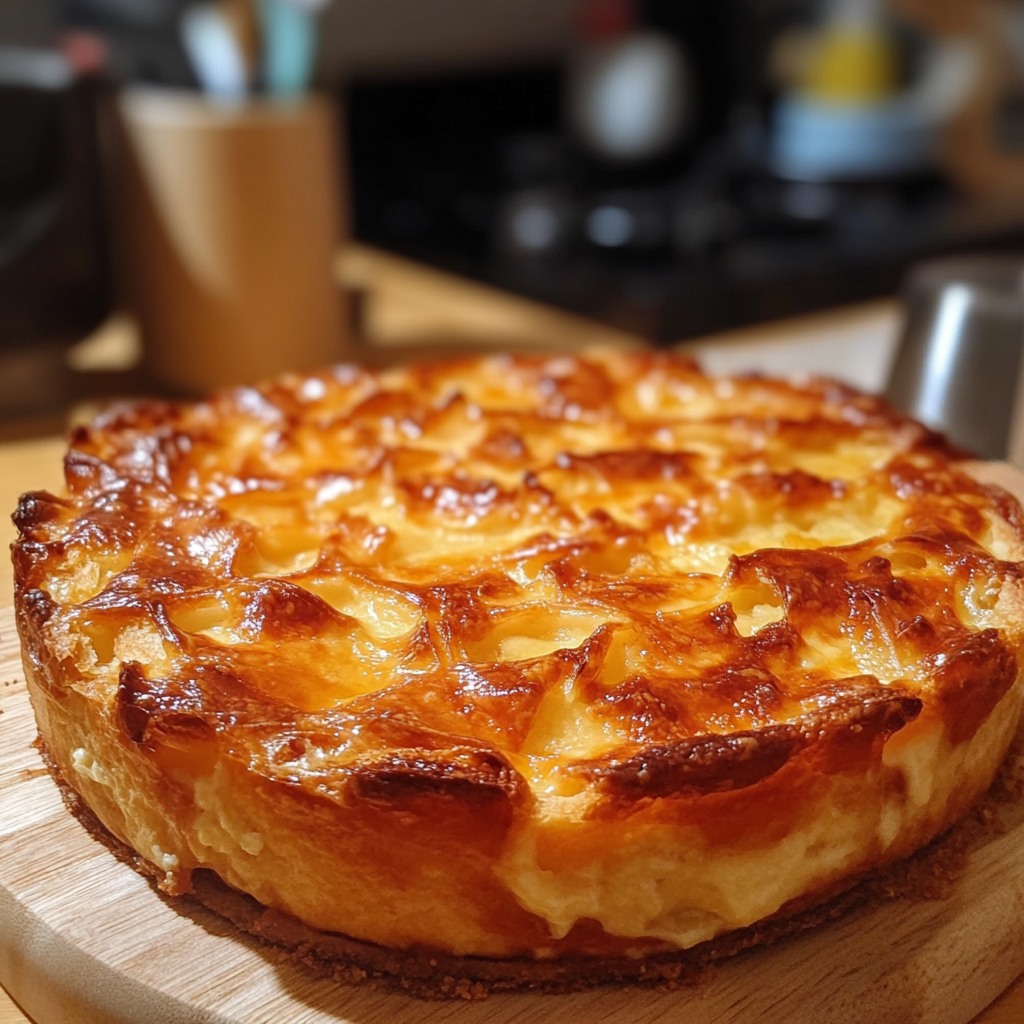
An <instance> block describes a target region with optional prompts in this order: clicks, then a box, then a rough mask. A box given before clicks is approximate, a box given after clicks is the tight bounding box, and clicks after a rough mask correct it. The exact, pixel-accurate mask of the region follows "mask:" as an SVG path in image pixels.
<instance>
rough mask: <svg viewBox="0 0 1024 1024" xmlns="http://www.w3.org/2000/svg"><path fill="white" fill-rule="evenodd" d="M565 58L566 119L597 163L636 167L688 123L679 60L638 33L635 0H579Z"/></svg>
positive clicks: (674, 48)
mask: <svg viewBox="0 0 1024 1024" xmlns="http://www.w3.org/2000/svg"><path fill="white" fill-rule="evenodd" d="M578 26H579V27H578V39H577V44H576V46H575V48H574V52H573V53H572V55H571V57H570V60H569V67H568V75H567V96H566V115H567V120H568V122H569V127H570V129H571V130H572V132H573V134H574V135H575V137H576V139H577V140H578V141H579V142H580V143H581V144H582V145H583V147H584V148H585V149H586V150H587V151H588V152H589V153H590V154H591V155H593V156H594V157H596V158H597V159H599V160H603V161H608V162H609V163H611V164H614V165H620V166H621V165H632V166H636V165H639V164H642V163H645V162H649V161H653V160H657V159H659V158H660V157H663V156H664V155H665V154H666V153H667V152H668V151H669V150H671V149H672V148H674V147H676V146H677V145H678V144H679V142H680V139H681V138H682V136H683V135H684V134H685V132H686V128H687V123H688V121H689V118H690V95H689V93H690V89H689V85H690V81H689V71H688V67H687V61H686V57H685V55H684V53H683V51H682V49H681V47H680V46H679V44H678V43H677V42H676V41H675V40H673V39H670V38H669V37H668V36H666V35H664V34H662V33H660V32H655V31H653V30H651V29H646V28H643V27H642V26H641V24H640V12H639V9H638V5H637V3H636V2H635V0H585V2H584V3H583V6H582V8H581V11H580V17H579V22H578Z"/></svg>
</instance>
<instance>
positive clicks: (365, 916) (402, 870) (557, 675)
mask: <svg viewBox="0 0 1024 1024" xmlns="http://www.w3.org/2000/svg"><path fill="white" fill-rule="evenodd" d="M960 458H961V453H958V452H955V451H953V450H952V449H949V448H948V447H946V446H945V445H944V443H943V442H942V440H941V439H940V438H938V437H936V436H935V435H934V434H932V433H930V432H928V431H927V430H925V429H924V428H922V427H920V426H919V425H917V424H915V423H912V422H910V421H908V420H905V419H902V418H900V417H898V416H896V415H895V414H893V413H892V412H891V411H889V410H888V409H887V408H886V407H885V406H884V405H883V404H882V403H881V402H879V401H878V400H876V399H874V398H871V397H869V396H865V395H861V394H858V393H856V392H853V391H851V390H849V389H847V388H843V387H841V386H838V385H835V384H833V383H829V382H826V381H818V380H809V381H805V382H786V381H776V380H769V379H763V378H757V377H751V378H735V379H715V378H711V377H708V376H705V375H704V374H703V373H702V372H701V371H700V370H699V369H698V368H697V367H696V366H695V365H694V364H693V363H692V362H690V361H688V360H686V359H682V358H678V357H674V356H671V355H666V354H652V353H642V354H638V353H633V354H624V353H618V352H611V351H601V352H593V353H589V354H586V355H583V356H576V357H562V356H558V357H526V356H516V357H512V356H508V357H482V358H479V359H476V358H474V359H465V360H461V361H453V362H446V363H431V364H424V365H421V366H412V367H406V368H401V369H394V370H387V371H382V372H377V373H375V372H370V371H367V370H362V369H358V368H354V367H341V368H336V369H333V370H329V371H325V372H323V373H322V374H316V375H307V376H286V377H282V378H279V379H277V380H275V381H272V382H270V383H268V384H266V385H264V386H261V387H259V388H246V389H239V390H234V391H225V392H222V393H219V394H217V395H215V396H212V397H211V398H209V399H208V400H206V401H203V402H197V403H193V404H189V405H180V406H177V405H170V404H166V403H158V402H149V403H139V404H135V405H124V406H119V407H116V408H113V409H111V410H110V411H108V412H107V413H105V414H103V415H101V416H100V417H99V418H98V419H97V420H95V421H94V422H93V423H92V424H91V425H89V426H87V427H84V428H81V429H79V430H78V431H76V432H75V434H74V436H73V437H72V439H71V447H70V450H69V453H68V455H67V459H66V484H67V486H66V491H65V493H64V494H62V495H59V496H55V495H51V494H47V493H45V492H32V493H29V494H26V495H25V496H24V497H23V498H22V500H21V503H20V505H19V508H18V510H17V512H16V514H15V517H14V518H15V523H16V525H17V527H18V531H19V538H18V540H17V542H16V544H15V545H14V550H13V557H14V567H15V578H16V606H17V619H18V628H19V631H20V634H21V637H22V642H23V650H24V660H25V668H26V673H27V677H28V682H29V686H30V693H31V696H32V700H33V705H34V708H35V711H36V715H37V720H38V723H39V729H40V733H41V735H42V738H43V741H44V743H45V745H46V749H47V751H48V754H49V757H50V758H51V759H52V761H53V764H54V766H55V769H56V771H57V772H58V773H59V775H60V776H61V778H62V779H63V781H64V782H65V783H66V784H67V785H68V786H69V787H71V788H72V789H73V790H74V791H75V792H76V794H77V795H78V798H79V799H80V800H81V801H82V802H83V803H84V805H85V806H87V807H88V808H89V809H90V811H91V813H93V814H95V816H96V818H97V819H98V820H99V821H100V822H101V823H102V824H103V826H104V827H105V828H106V829H108V830H109V831H110V832H111V833H112V834H113V835H114V836H116V837H117V839H118V840H119V841H120V842H122V843H125V844H127V845H128V847H130V848H131V849H133V850H134V851H135V852H136V853H137V854H138V856H139V857H141V858H142V859H143V861H144V862H145V863H147V864H148V865H149V869H150V870H151V871H152V873H154V875H155V876H156V877H157V878H158V879H159V880H160V884H161V886H162V887H163V888H164V889H165V890H166V891H167V892H169V893H182V892H187V891H188V890H189V889H190V888H192V887H193V880H194V879H195V880H198V879H203V878H207V877H209V873H214V874H215V875H216V876H218V877H219V878H220V879H221V880H222V881H223V882H224V883H226V884H227V885H228V886H230V887H233V888H234V889H236V890H238V891H240V892H241V893H245V894H248V896H250V897H252V898H253V899H255V900H256V901H257V902H258V904H259V905H260V906H262V907H264V908H266V913H268V914H270V915H271V917H270V918H268V919H267V920H281V921H284V920H288V921H294V922H299V923H300V924H299V925H297V927H298V926H301V927H302V928H305V929H309V930H311V931H312V932H315V933H319V934H322V935H324V936H334V937H335V939H334V941H335V945H336V946H338V948H342V947H343V946H344V945H345V943H346V942H349V941H355V942H357V943H358V942H362V943H370V944H373V946H374V948H377V949H380V950H390V951H394V952H395V955H396V957H398V960H396V961H395V962H398V961H399V960H400V961H401V962H403V963H406V964H407V963H408V962H409V957H410V956H413V955H416V956H419V955H420V954H421V953H422V955H423V956H425V957H426V958H427V960H428V962H429V960H430V958H431V957H433V958H434V959H435V960H436V961H437V962H439V963H440V962H444V963H446V964H448V963H451V962H452V958H456V959H457V958H459V957H475V958H480V957H483V958H491V959H492V960H495V959H496V960H509V962H511V961H512V960H514V961H515V963H516V964H517V967H516V972H520V973H522V971H524V970H525V968H522V966H521V965H523V964H526V965H529V964H530V963H536V964H537V968H538V976H539V975H541V974H543V975H544V977H556V976H557V977H558V978H560V979H562V980H563V981H565V983H566V984H570V983H571V981H572V977H573V976H574V977H576V978H577V979H586V980H587V981H588V982H589V981H592V980H594V979H597V978H600V977H602V976H606V975H607V976H610V977H621V976H637V975H642V974H643V973H644V971H643V969H640V968H637V964H643V963H646V962H648V960H647V959H645V958H650V957H662V956H672V955H673V954H674V953H675V952H676V951H679V950H686V949H691V948H698V947H699V948H706V947H705V945H704V944H706V943H708V942H712V941H714V942H719V943H721V945H722V948H723V949H724V948H728V947H729V942H728V941H727V937H728V936H730V935H734V934H735V935H740V934H747V932H746V930H748V929H751V928H753V929H755V930H756V929H757V927H758V924H759V922H762V921H765V920H767V919H769V918H777V917H778V916H779V915H780V914H784V913H786V908H789V907H796V906H801V907H804V906H807V905H810V904H813V903H814V902H815V901H816V900H820V899H822V898H824V897H825V896H826V895H829V894H834V893H835V892H836V891H838V890H841V889H842V888H843V887H844V886H845V885H849V884H851V883H852V882H853V880H855V879H857V878H860V877H862V876H863V875H864V874H865V873H866V872H871V871H874V870H877V869H879V868H880V867H882V866H883V865H886V864H889V863H892V862H893V861H895V860H897V859H898V858H902V857H905V856H907V855H908V854H910V853H912V852H913V851H915V850H917V849H919V848H920V847H922V846H923V845H925V844H926V843H928V842H929V841H930V840H931V839H932V838H933V837H935V836H936V835H937V834H939V833H941V832H942V831H943V830H945V829H947V828H948V827H949V826H950V825H951V824H952V823H953V822H954V821H955V820H956V819H957V818H959V817H960V816H961V815H963V814H964V813H965V812H966V811H967V810H968V809H969V807H970V806H971V805H972V804H973V803H974V802H975V801H976V800H977V799H978V798H979V796H980V795H981V794H982V793H983V792H984V791H985V789H986V788H987V787H988V785H989V784H990V782H991V780H992V778H993V776H994V774H995V772H996V770H997V768H998V765H999V763H1000V762H1001V760H1002V758H1003V756H1004V754H1005V752H1006V749H1007V747H1008V745H1009V743H1010V739H1011V737H1012V736H1013V735H1014V733H1015V731H1016V728H1017V723H1018V720H1019V718H1020V713H1021V705H1022V702H1024V689H1022V683H1021V679H1020V659H1021V647H1022V640H1024V627H1022V623H1024V597H1022V559H1024V515H1022V512H1021V509H1020V507H1019V506H1018V504H1017V502H1016V501H1015V500H1014V499H1013V498H1012V497H1011V496H1010V495H1008V494H1007V493H1005V492H1004V491H1002V490H1000V489H999V488H996V487H994V486H991V485H983V484H981V483H978V482H977V481H975V480H974V479H973V477H972V476H971V475H970V473H969V472H968V471H967V469H966V468H965V466H964V464H963V463H962V462H961V461H960ZM275 914H276V915H279V917H277V918H275V917H273V915H275ZM260 920H263V919H262V918H261V919H260ZM269 930H270V931H272V930H273V929H269ZM325 941H326V940H325ZM741 944H742V943H741ZM326 945H327V946H330V943H329V942H328V943H326ZM325 948H326V947H325ZM402 958H404V959H402ZM638 958H639V959H638ZM383 959H384V960H386V961H388V962H391V961H390V960H388V958H387V957H386V956H385V957H383ZM615 961H618V962H619V963H620V965H632V966H628V967H620V968H619V969H614V968H611V967H609V966H608V965H610V964H612V963H613V962H615ZM649 962H650V963H651V965H652V966H651V970H652V971H654V970H655V967H654V964H655V961H653V960H651V961H649ZM660 962H661V961H658V963H660ZM552 964H558V965H560V966H559V967H558V968H557V969H553V968H552V967H551V965H552ZM542 965H546V966H544V967H543V969H542ZM573 965H575V966H573ZM485 973H486V972H485ZM497 973H499V974H500V973H501V972H497ZM506 973H507V972H506ZM528 973H529V972H528V971H526V972H525V974H523V977H526V975H527V974H528ZM503 976H505V975H503ZM516 976H517V977H518V976H520V974H519V973H517V974H516Z"/></svg>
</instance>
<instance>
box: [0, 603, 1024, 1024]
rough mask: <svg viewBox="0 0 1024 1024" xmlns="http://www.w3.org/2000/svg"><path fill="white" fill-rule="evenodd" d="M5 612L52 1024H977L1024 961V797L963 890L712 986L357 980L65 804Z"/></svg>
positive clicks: (31, 919)
mask: <svg viewBox="0 0 1024 1024" xmlns="http://www.w3.org/2000/svg"><path fill="white" fill-rule="evenodd" d="M34 736H35V724H34V720H33V718H32V712H31V708H30V707H29V702H28V697H27V693H26V690H25V685H24V682H23V681H22V672H21V666H20V660H19V655H18V646H17V639H16V635H15V632H14V625H13V617H12V614H11V611H10V609H3V610H0V980H2V981H3V983H4V985H5V986H6V987H7V989H8V990H9V991H10V993H11V994H12V995H13V996H14V998H15V999H17V1000H18V1001H19V1002H20V1003H21V1004H22V1005H23V1006H24V1008H25V1010H26V1011H27V1012H28V1013H29V1014H31V1015H32V1016H33V1017H34V1018H36V1019H37V1020H39V1021H40V1022H45V1024H141V1022H146V1024H185V1022H188V1024H200V1022H201V1024H214V1022H216V1024H328V1022H331V1024H338V1022H339V1021H340V1022H343V1024H398V1022H412V1021H416V1022H423V1024H440V1022H446V1021H450V1022H457V1024H513V1022H514V1024H531V1022H536V1024H541V1022H544V1024H546V1022H549V1021H552V1020H558V1021H561V1022H577V1021H578V1022H586V1024H627V1022H628V1024H634V1022H635V1024H656V1022H669V1021H686V1022H687V1024H712V1022H714V1024H734V1022H739V1021H744V1022H749V1021H785V1022H787V1024H822V1022H829V1024H878V1022H885V1024H904V1022H906V1024H911V1022H914V1024H924V1022H927V1024H964V1022H966V1021H969V1020H970V1019H971V1018H972V1017H973V1016H974V1015H975V1014H977V1013H978V1012H980V1011H981V1010H982V1009H983V1008H984V1007H985V1006H987V1005H988V1003H989V1002H990V1001H991V1000H992V999H993V998H995V997H996V996H997V995H998V994H999V993H1000V992H1002V991H1003V990H1004V989H1005V988H1006V987H1007V986H1008V985H1009V984H1010V983H1011V982H1012V981H1013V980H1014V979H1015V978H1016V977H1017V976H1018V975H1019V974H1020V973H1021V972H1022V971H1024V806H1022V807H1020V808H1014V809H1013V811H1012V813H1011V816H1010V819H1009V825H1010V827H1009V829H1008V830H1007V831H1006V832H1004V833H1003V834H1000V835H993V836H992V837H990V838H989V839H988V841H987V842H985V844H984V846H983V847H982V848H981V849H980V850H978V851H977V852H975V853H974V854H973V855H972V857H971V860H970V863H969V866H968V869H967V870H966V872H965V873H964V874H963V875H962V877H961V878H960V879H959V880H958V882H957V883H956V885H955V887H954V890H953V892H952V894H951V895H950V896H949V897H948V898H945V899H943V900H936V901H921V900H914V901H899V902H896V903H891V904H887V905H885V906H881V907H877V906H876V907H872V908H867V909H865V910H862V911H860V912H858V913H855V914H853V915H851V916H849V917H847V918H844V919H843V920H841V921H838V922H836V923H833V924H831V925H828V926H826V927H822V928H819V929H817V930H815V931H813V932H808V933H805V934H804V935H802V936H800V937H798V938H797V939H795V940H793V941H788V942H785V943H782V944H779V945H777V946H774V947H770V948H767V949H763V950H759V951H756V952H754V953H753V954H750V955H747V956H744V957H741V958H738V959H736V960H734V961H731V962H729V963H727V964H725V965H723V966H722V967H721V968H720V969H719V970H718V971H717V972H716V973H715V974H714V975H713V976H712V977H711V979H710V980H709V981H708V982H707V983H706V984H704V985H703V986H702V987H700V988H699V989H692V990H683V991H680V992H674V993H667V992H641V991H625V992H619V991H598V992H589V993H583V994H576V995H567V996H519V995H503V996H492V997H491V998H490V999H487V1000H484V1001H481V1002H474V1003H454V1004H453V1003H424V1002H420V1001H417V1000H414V999H411V998H408V997H405V996H402V995H398V994H395V993H391V992H386V991H379V990H375V989H372V988H369V987H362V988H342V987H338V986H337V985H334V984H331V983H328V982H325V981H323V980H321V979H318V978H314V977H311V976H310V975H309V974H307V973H305V972H304V970H302V969H301V968H300V967H298V966H297V965H295V964H293V963H291V962H290V961H287V960H282V959H281V958H280V957H278V956H275V955H274V953H273V952H271V951H268V950H267V949H265V948H263V947H260V946H259V945H257V944H255V943H253V942H251V941H249V940H247V939H245V938H243V937H240V936H238V935H237V934H235V933H233V931H232V929H231V928H230V927H229V926H227V925H226V924H225V923H224V922H222V921H221V920H220V919H218V918H217V917H215V916H214V915H212V914H211V913H209V912H207V911H205V910H203V909H202V908H198V907H195V906H192V905H191V904H188V903H184V904H182V903H175V904H171V903H170V902H168V901H166V900H165V899H164V898H162V897H161V896H159V895H158V894H157V892H156V891H155V890H154V889H153V888H152V887H151V886H150V885H149V883H148V882H146V881H145V880H143V879H142V878H141V877H139V876H138V875H136V874H135V873H134V872H133V871H131V870H130V869H129V868H127V867H125V866H124V865H123V864H121V863H120V862H119V861H117V860H115V859H114V858H113V857H112V856H111V854H110V853H109V852H108V851H107V850H106V848H105V847H103V846H102V845H101V844H100V843H98V842H97V841H95V840H94V839H92V838H91V837H90V836H89V835H88V834H87V833H86V832H85V831H84V830H83V829H82V827H81V826H80V825H79V824H78V822H77V821H76V820H75V819H73V818H71V817H70V816H69V815H68V814H67V812H66V811H65V809H64V806H63V804H62V802H61V799H60V796H59V794H58V791H57V789H56V787H55V785H54V784H53V782H52V781H51V779H50V777H49V776H48V775H47V773H46V771H45V769H44V768H43V766H42V763H41V761H40V759H39V756H38V754H37V753H36V751H35V749H34V748H33V746H32V741H33V738H34Z"/></svg>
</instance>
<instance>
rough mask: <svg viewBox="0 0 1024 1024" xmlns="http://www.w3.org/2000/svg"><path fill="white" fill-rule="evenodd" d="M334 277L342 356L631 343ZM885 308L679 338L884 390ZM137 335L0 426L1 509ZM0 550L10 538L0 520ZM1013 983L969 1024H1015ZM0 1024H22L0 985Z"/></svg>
mask: <svg viewBox="0 0 1024 1024" xmlns="http://www.w3.org/2000/svg"><path fill="white" fill-rule="evenodd" d="M339 275H340V276H341V277H342V279H343V280H344V281H345V282H346V283H347V284H348V286H349V287H350V288H351V289H352V290H353V292H354V293H355V294H356V295H358V297H359V301H358V309H359V325H360V338H361V339H362V340H360V341H359V342H356V343H353V344H352V345H351V346H350V352H349V353H348V354H349V355H350V356H351V357H352V358H358V359H364V360H367V361H372V362H388V361H392V360H397V359H403V358H407V357H410V356H416V355H428V354H433V353H435V352H439V351H444V352H452V351H466V350H477V349H479V348H480V347H484V348H488V349H494V350H501V349H506V348H527V349H532V350H538V349H562V350H565V349H572V348H579V347H581V346H583V345H586V344H594V343H600V344H620V345H637V344H641V340H640V339H638V338H636V337H632V336H629V335H626V334H623V333H622V332H618V331H615V330H612V329H609V328H603V327H595V326H594V325H592V324H589V323H587V322H586V321H583V320H581V319H579V318H577V317H573V316H570V315H567V314H563V313H560V312H556V311H553V310H549V309H547V308H546V307H543V306H540V305H537V304H535V303H532V302H528V301H526V300H522V299H518V298H514V297H511V296H507V295H505V294H504V293H501V292H498V291H495V290H493V289H490V288H487V287H485V286H480V285H475V284H470V283H467V282H464V281H461V280H459V279H455V278H452V277H450V276H448V275H446V274H443V273H441V272H438V271H434V270H428V269H426V268H423V267H420V266H418V265H416V264H412V263H409V262H407V261H405V260H401V259H398V258H395V257H391V256H387V255H384V254H382V253H378V252H375V251H372V250H367V249H363V248H358V249H354V250H352V251H350V252H349V253H347V254H346V255H345V256H344V257H341V258H340V259H339ZM898 327H899V321H898V308H897V306H896V305H895V303H893V302H878V303H871V304H868V305H865V306H859V307H855V308H853V309H845V310H838V311H835V312H831V313H827V314H816V315H814V316H811V317H803V318H800V319H798V320H793V321H787V322H784V323H777V324H771V325H766V326H764V327H759V328H753V329H745V330H743V331H737V332H731V333H729V334H726V335H720V336H716V337H714V338H708V339H702V340H700V341H697V342H692V343H687V345H686V346H685V350H686V351H690V352H692V353H693V354H694V355H696V356H697V357H699V358H700V359H701V361H702V362H703V363H704V365H705V366H706V367H707V368H708V369H709V370H711V371H712V372H741V371H747V370H750V371H763V372H774V373H790V372H798V373H802V372H810V373H825V374H830V375H832V376H837V377H839V378H841V379H843V380H845V381H847V382H848V383H851V384H854V385H856V386H859V387H862V388H866V389H869V390H871V389H879V388H881V387H882V386H883V385H884V381H885V379H886V375H887V373H888V367H889V365H890V361H891V359H892V355H893V351H894V346H895V341H896V337H897V333H898ZM137 355H138V340H137V338H136V337H135V335H134V330H133V328H132V325H131V323H130V321H128V320H127V319H123V318H115V319H114V320H112V321H111V322H110V323H109V324H107V325H104V327H103V328H102V329H101V330H100V331H98V332H97V333H96V335H94V336H93V337H91V338H89V339H86V340H85V341H84V342H83V343H82V344H81V345H80V346H78V347H77V349H76V350H75V351H74V352H73V353H72V356H71V361H72V364H73V366H74V377H75V379H76V380H77V381H78V385H77V386H76V390H75V392H74V393H73V394H72V396H71V397H72V401H71V402H70V403H69V404H68V405H67V406H66V407H61V408H55V409H42V410H40V411H39V413H38V414H35V415H32V416H22V417H20V418H18V419H17V420H10V419H9V420H6V421H4V420H0V508H4V509H11V510H12V509H13V508H14V507H15V505H16V503H17V497H18V495H19V494H20V493H21V492H22V491H24V490H27V489H33V488H51V489H54V488H58V487H59V486H60V455H61V452H62V450H63V445H64V442H63V439H62V435H63V432H64V429H65V427H66V424H67V423H68V422H69V420H73V419H75V418H76V417H80V416H82V415H85V414H87V412H88V411H89V409H90V408H92V407H94V405H95V403H96V402H98V401H102V400H104V399H106V398H108V397H116V396H119V395H122V394H139V393H141V392H142V390H143V389H144V386H143V384H142V383H141V379H140V377H139V376H138V372H137V370H136V357H137ZM0 530H2V531H3V536H4V538H5V540H4V543H5V544H6V543H7V542H9V540H10V539H11V537H12V536H13V528H12V527H11V526H10V524H9V521H8V519H7V517H6V515H5V516H4V518H3V519H2V520H0ZM11 588H12V582H11V569H10V566H9V564H8V560H7V559H6V558H4V559H2V560H0V601H2V602H3V603H4V604H7V603H8V602H9V600H10V594H11ZM1021 1020H1024V978H1021V979H1019V980H1018V981H1017V982H1016V983H1015V984H1014V985H1013V986H1012V987H1011V988H1010V990H1008V991H1007V992H1006V993H1005V994H1004V995H1002V996H1001V997H1000V998H999V999H997V1000H996V1001H995V1002H994V1003H993V1004H992V1005H991V1006H990V1007H989V1008H988V1009H987V1010H986V1011H984V1012H983V1013H982V1014H980V1015H979V1016H978V1017H977V1018H976V1020H975V1022H974V1024H1011V1022H1012V1024H1020V1021H1021ZM0 1024H50V1022H48V1021H42V1020H40V1021H35V1022H33V1021H31V1019H30V1018H29V1017H27V1016H26V1015H25V1014H24V1013H23V1012H22V1011H21V1010H20V1009H19V1008H18V1007H17V1006H16V1005H15V1004H14V1002H13V1001H12V1000H11V999H10V997H9V996H8V995H7V993H6V992H5V991H3V989H0Z"/></svg>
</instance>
